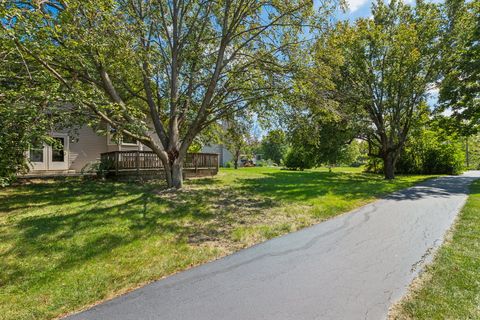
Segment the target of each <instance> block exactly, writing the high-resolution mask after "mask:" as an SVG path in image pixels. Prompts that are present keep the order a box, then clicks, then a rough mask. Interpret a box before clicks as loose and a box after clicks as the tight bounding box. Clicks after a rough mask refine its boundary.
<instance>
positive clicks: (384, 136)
mask: <svg viewBox="0 0 480 320" xmlns="http://www.w3.org/2000/svg"><path fill="white" fill-rule="evenodd" d="M372 13H373V17H372V19H359V20H357V22H356V23H355V25H354V26H350V25H348V24H346V23H345V24H339V25H338V27H337V30H336V34H335V35H334V37H335V38H334V43H336V44H337V48H338V49H339V50H341V52H342V54H343V65H342V67H341V72H340V74H339V77H338V79H337V89H336V90H337V99H338V101H339V102H340V103H345V104H350V105H353V106H357V107H358V108H359V109H360V110H361V112H362V114H364V116H365V119H364V120H363V123H364V126H363V127H364V132H363V135H364V136H363V138H364V139H366V140H367V141H368V142H369V145H370V155H371V156H374V157H378V158H380V159H382V160H383V163H384V166H383V167H384V174H385V178H386V179H393V178H394V177H395V174H394V173H395V164H396V162H397V160H398V157H399V155H400V153H401V151H402V148H403V147H404V144H405V141H406V140H407V138H408V136H409V131H410V128H411V126H412V124H413V123H415V121H416V118H417V116H418V113H417V112H416V111H417V110H418V108H419V107H420V106H421V104H422V102H423V101H425V99H426V96H427V94H428V90H429V89H431V88H432V86H433V85H434V83H435V81H436V80H437V79H438V68H439V60H440V59H439V58H440V53H441V52H440V49H441V41H440V34H439V33H440V25H441V15H440V12H439V8H438V6H437V5H435V4H430V3H425V2H417V5H416V6H415V7H411V6H409V5H406V4H404V3H403V2H402V1H397V0H393V1H391V2H389V3H388V4H386V3H384V2H383V1H378V2H375V3H374V4H373V5H372Z"/></svg>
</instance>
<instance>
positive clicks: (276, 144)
mask: <svg viewBox="0 0 480 320" xmlns="http://www.w3.org/2000/svg"><path fill="white" fill-rule="evenodd" d="M287 148H288V145H287V139H286V135H285V132H283V131H282V130H280V129H276V130H271V131H269V132H268V133H267V134H266V135H265V137H263V139H262V144H261V154H262V156H263V158H264V159H269V160H272V161H273V162H274V163H276V164H280V163H282V161H283V159H284V158H285V155H286V152H287Z"/></svg>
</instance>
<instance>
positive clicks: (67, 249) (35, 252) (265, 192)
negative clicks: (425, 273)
mask: <svg viewBox="0 0 480 320" xmlns="http://www.w3.org/2000/svg"><path fill="white" fill-rule="evenodd" d="M426 178H427V176H403V177H399V178H398V179H396V180H395V181H385V180H383V178H382V177H381V176H379V175H372V174H363V173H360V171H359V169H351V168H348V169H344V168H336V169H334V172H333V173H329V172H328V170H326V169H321V170H312V171H304V172H291V171H282V170H279V169H276V168H245V169H239V170H234V169H225V170H221V171H220V173H219V174H218V176H216V177H215V178H213V179H212V178H208V179H197V180H191V181H188V182H187V183H186V186H185V188H184V190H182V191H180V192H176V193H172V192H165V191H162V187H161V184H155V183H148V184H144V185H139V184H126V183H114V182H99V181H82V180H66V181H60V182H59V181H57V182H49V183H47V182H45V183H38V184H30V185H23V186H16V187H11V188H6V189H0V319H51V318H53V317H56V316H58V315H61V314H65V313H68V312H72V311H75V310H79V309H81V308H83V307H86V306H88V305H90V304H92V303H95V302H96V301H99V300H102V299H107V298H111V297H113V296H115V295H118V294H120V293H123V292H126V291H128V290H129V289H131V288H134V287H137V286H139V285H141V284H144V283H146V282H149V281H152V280H155V279H159V278H162V277H164V276H167V275H169V274H172V273H175V272H177V271H180V270H184V269H186V268H189V267H191V266H194V265H197V264H200V263H204V262H206V261H210V260H213V259H215V258H218V257H221V256H224V255H226V254H229V253H232V252H233V251H236V250H239V249H241V248H244V247H248V246H250V245H252V244H254V243H258V242H261V241H264V240H266V239H269V238H272V237H275V236H278V235H281V234H285V233H287V232H291V231H295V230H298V229H300V228H303V227H305V226H309V225H312V224H314V223H317V222H320V221H322V220H325V219H328V218H330V217H333V216H335V215H338V214H341V213H344V212H346V211H349V210H351V209H353V208H355V207H358V206H361V205H363V204H365V203H367V202H369V201H372V200H374V199H375V198H376V197H379V196H382V195H385V194H387V193H390V192H392V191H395V190H398V189H402V188H405V187H408V186H411V185H413V184H415V183H418V182H419V181H422V180H424V179H426ZM477 249H478V243H477ZM477 257H478V256H477ZM477 285H478V282H477ZM477 299H478V297H477ZM477 301H478V300H477Z"/></svg>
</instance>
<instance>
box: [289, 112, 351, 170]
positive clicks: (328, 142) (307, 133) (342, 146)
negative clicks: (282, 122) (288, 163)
mask: <svg viewBox="0 0 480 320" xmlns="http://www.w3.org/2000/svg"><path fill="white" fill-rule="evenodd" d="M314 109H315V108H313V106H312V107H311V108H309V109H308V111H306V110H304V111H303V112H301V113H300V114H298V113H297V114H296V115H295V116H292V117H291V120H290V122H289V141H290V144H291V145H292V149H293V150H297V151H300V150H301V152H302V153H303V154H304V157H306V158H309V160H308V162H307V161H305V163H310V164H312V165H313V166H321V165H328V166H335V165H337V164H340V163H345V162H349V161H350V159H351V157H352V156H351V153H350V151H351V150H350V148H349V145H350V144H351V143H352V142H353V141H354V139H355V137H356V136H357V135H358V134H359V131H358V130H359V129H358V128H357V127H356V122H355V121H352V117H349V116H347V115H340V114H339V113H338V111H339V108H338V107H337V111H336V112H332V110H324V111H320V110H317V111H316V112H315V111H314ZM317 109H318V108H317ZM298 146H301V149H299V148H298ZM296 157H297V158H298V157H299V156H296ZM352 162H353V161H352Z"/></svg>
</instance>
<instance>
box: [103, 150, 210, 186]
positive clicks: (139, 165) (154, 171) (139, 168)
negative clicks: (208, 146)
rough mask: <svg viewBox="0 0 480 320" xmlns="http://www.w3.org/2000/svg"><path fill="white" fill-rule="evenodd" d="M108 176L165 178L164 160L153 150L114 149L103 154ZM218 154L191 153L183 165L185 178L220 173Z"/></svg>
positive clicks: (119, 177)
mask: <svg viewBox="0 0 480 320" xmlns="http://www.w3.org/2000/svg"><path fill="white" fill-rule="evenodd" d="M100 159H101V162H102V165H103V167H104V168H105V170H106V171H107V172H108V173H107V177H110V178H116V179H121V180H123V179H145V180H147V179H155V178H164V177H165V170H164V167H163V164H162V161H161V160H160V158H158V156H157V155H156V154H155V153H154V152H152V151H112V152H106V153H102V154H101V157H100ZM218 166H219V163H218V154H216V153H189V154H187V157H186V159H185V163H184V165H183V175H184V177H185V178H192V177H205V176H213V175H216V174H217V173H218Z"/></svg>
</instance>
